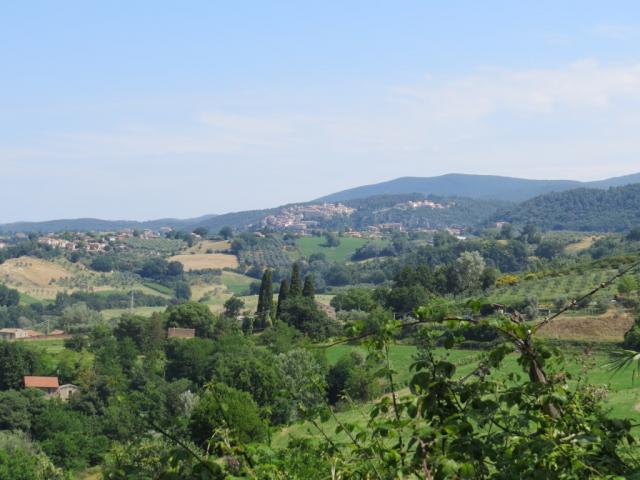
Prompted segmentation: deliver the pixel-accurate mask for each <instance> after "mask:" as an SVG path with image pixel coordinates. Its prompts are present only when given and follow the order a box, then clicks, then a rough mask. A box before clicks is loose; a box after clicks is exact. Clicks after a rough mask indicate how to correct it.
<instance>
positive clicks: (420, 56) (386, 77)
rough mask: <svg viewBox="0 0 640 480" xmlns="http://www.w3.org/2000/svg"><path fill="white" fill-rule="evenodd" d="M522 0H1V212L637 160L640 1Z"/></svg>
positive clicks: (305, 194) (70, 210)
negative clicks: (178, 0) (449, 173)
mask: <svg viewBox="0 0 640 480" xmlns="http://www.w3.org/2000/svg"><path fill="white" fill-rule="evenodd" d="M304 3H306V4H307V5H306V6H303V4H304ZM527 3H529V6H528V7H525V6H523V5H524V4H525V2H513V1H504V2H490V1H484V2H477V1H468V2H449V1H447V2H444V1H443V2H438V3H437V4H436V2H427V1H416V2H403V1H389V2H376V1H372V0H368V1H362V2H349V1H343V0H341V1H339V2H338V1H336V2H327V1H325V2H300V1H297V2H285V1H274V2H268V1H260V2H243V1H232V2H224V3H223V2H215V1H210V0H209V1H188V0H185V1H181V2H176V1H159V0H154V1H131V0H128V1H114V0H109V1H102V2H98V1H90V0H83V1H77V2H76V1H69V0H63V1H46V2H45V1H35V0H30V1H25V2H22V1H13V2H2V5H1V6H0V61H1V62H2V67H1V68H0V167H1V169H0V170H1V175H2V176H1V177H0V178H1V180H2V181H1V185H0V205H1V207H0V222H6V221H13V220H41V219H48V218H59V217H79V216H95V217H103V218H112V219H113V218H131V219H148V218H156V217H164V216H176V217H188V216H195V215H200V214H205V213H223V212H226V211H229V210H243V209H249V208H262V207H268V206H275V205H279V204H283V203H288V202H294V201H303V200H310V199H312V198H315V197H318V196H320V195H323V194H327V193H331V192H333V191H336V190H340V189H344V188H348V187H351V186H356V185H361V184H366V183H374V182H378V181H383V180H388V179H391V178H395V177H399V176H407V175H412V176H431V175H438V174H443V173H447V172H464V173H490V174H502V175H513V176H524V177H532V178H575V179H596V178H603V177H610V176H616V175H621V174H627V173H632V172H636V171H640V155H639V151H640V4H638V2H637V1H629V2H615V1H609V2H602V1H598V2H589V1H579V2H578V1H576V2H569V1H557V0H554V1H549V2H545V1H535V2H533V1H532V2H527Z"/></svg>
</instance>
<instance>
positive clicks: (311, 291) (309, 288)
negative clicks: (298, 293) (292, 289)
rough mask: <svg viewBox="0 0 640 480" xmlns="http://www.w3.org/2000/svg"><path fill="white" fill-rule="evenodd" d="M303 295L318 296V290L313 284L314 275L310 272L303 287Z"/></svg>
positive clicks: (312, 297)
mask: <svg viewBox="0 0 640 480" xmlns="http://www.w3.org/2000/svg"><path fill="white" fill-rule="evenodd" d="M302 296H303V297H309V298H311V299H315V298H316V290H315V288H314V286H313V275H311V274H309V275H307V276H306V277H305V279H304V287H302Z"/></svg>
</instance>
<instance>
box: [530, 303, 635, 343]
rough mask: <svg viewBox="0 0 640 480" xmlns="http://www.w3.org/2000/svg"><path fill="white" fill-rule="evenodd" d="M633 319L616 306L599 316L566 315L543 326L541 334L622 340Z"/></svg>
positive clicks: (582, 339) (581, 338) (564, 337)
mask: <svg viewBox="0 0 640 480" xmlns="http://www.w3.org/2000/svg"><path fill="white" fill-rule="evenodd" d="M633 321H634V320H633V316H632V315H631V314H630V313H628V312H626V311H623V310H618V309H616V308H611V309H610V310H609V311H608V312H607V313H605V314H604V315H597V316H573V315H571V316H569V315H565V316H561V317H558V318H557V319H556V320H554V321H553V322H551V323H550V324H547V325H545V326H544V327H542V328H541V329H540V331H539V336H540V337H541V338H550V339H563V340H579V341H588V342H621V341H622V340H623V338H624V334H625V332H626V331H627V330H629V329H630V328H631V326H632V325H633Z"/></svg>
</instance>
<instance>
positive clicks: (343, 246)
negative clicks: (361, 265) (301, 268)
mask: <svg viewBox="0 0 640 480" xmlns="http://www.w3.org/2000/svg"><path fill="white" fill-rule="evenodd" d="M325 242H326V240H325V238H324V237H302V238H299V239H298V241H297V243H296V244H297V247H298V250H300V253H301V254H302V256H303V257H307V258H308V257H309V256H310V255H313V254H314V253H322V254H324V255H325V257H326V258H327V261H329V262H345V261H348V260H350V259H351V255H353V254H354V252H355V251H356V250H357V249H358V248H360V247H362V246H363V245H365V244H366V243H367V242H369V240H367V239H366V238H353V237H340V245H338V246H337V247H325V246H324V243H325Z"/></svg>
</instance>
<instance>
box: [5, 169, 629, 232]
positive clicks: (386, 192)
mask: <svg viewBox="0 0 640 480" xmlns="http://www.w3.org/2000/svg"><path fill="white" fill-rule="evenodd" d="M633 183H640V173H637V174H632V175H626V176H622V177H614V178H609V179H605V180H598V181H593V182H579V181H575V180H533V179H523V178H514V177H503V176H494V175H468V174H447V175H442V176H438V177H402V178H397V179H395V180H390V181H388V182H382V183H378V184H373V185H364V186H360V187H355V188H352V189H348V190H343V191H341V192H336V193H333V194H330V195H327V196H324V197H321V198H318V199H316V200H314V201H312V202H300V203H297V204H290V205H284V206H281V207H276V208H268V209H263V210H262V209H261V210H248V211H240V212H231V213H225V214H221V215H204V216H201V217H196V218H187V219H175V218H164V219H157V220H148V221H133V220H101V219H96V218H79V219H59V220H50V221H43V222H16V223H9V224H4V225H0V232H4V233H7V232H31V231H34V232H60V231H97V230H102V231H107V230H119V229H124V228H135V229H151V230H158V229H160V228H161V227H170V228H174V229H184V230H188V229H193V228H197V227H206V228H208V229H210V230H211V231H217V230H219V229H220V228H222V227H224V226H227V225H229V226H232V227H235V228H238V229H244V228H246V227H248V226H250V225H256V224H259V223H260V222H261V221H262V220H263V219H264V218H265V217H266V216H268V215H275V214H278V213H280V212H282V211H283V210H284V209H286V208H287V207H289V206H291V205H304V204H311V203H324V202H327V203H337V202H342V203H347V204H353V205H354V206H356V208H357V209H358V210H359V214H360V215H358V216H356V219H357V220H358V221H359V219H363V218H377V219H380V220H382V218H381V215H379V213H376V215H373V216H372V215H370V214H371V213H372V212H376V210H375V207H374V205H375V204H376V202H377V200H375V199H380V198H384V197H390V198H389V199H388V200H389V201H390V202H391V203H390V205H392V204H393V201H394V197H397V198H396V200H397V201H398V202H400V201H404V200H406V199H403V198H400V197H403V196H404V197H407V196H412V195H413V196H417V197H420V198H426V197H433V196H437V197H441V198H449V199H451V198H454V197H456V198H459V199H460V200H461V202H459V205H458V207H456V209H454V210H448V211H446V213H443V212H442V211H440V212H435V211H429V210H424V209H423V210H420V211H416V212H414V214H413V216H416V217H418V216H422V217H425V216H426V217H425V218H420V219H418V220H417V221H410V222H409V223H410V224H412V225H431V224H432V222H435V223H436V224H438V223H439V222H443V221H444V219H448V220H450V221H454V222H455V223H456V224H460V225H467V224H469V221H470V220H471V216H474V218H473V220H474V221H475V223H481V222H483V221H485V220H487V219H488V218H491V216H492V215H494V214H495V213H496V212H497V211H502V212H510V213H509V216H508V217H509V218H511V217H513V220H514V221H519V220H521V219H522V218H523V216H524V215H526V213H524V212H528V211H530V212H531V214H532V215H534V214H536V215H537V214H538V213H536V212H539V211H543V210H545V209H544V208H542V209H540V208H537V207H536V208H532V207H530V206H527V205H538V204H545V202H546V200H545V198H546V197H547V196H548V195H549V194H558V193H561V192H566V191H569V190H570V191H573V190H576V189H586V188H589V189H595V190H590V191H595V192H598V191H600V192H602V191H604V190H605V189H608V188H611V187H620V186H625V185H629V184H633ZM374 197H375V199H374ZM540 198H541V199H542V200H539V199H540ZM550 198H552V200H551V202H552V203H553V202H555V201H556V200H555V199H556V198H557V197H553V196H552V197H550ZM589 198H595V197H593V195H591V196H590V197H589ZM363 199H372V200H371V201H370V202H369V203H370V204H371V205H370V206H371V208H370V210H371V212H368V210H367V208H368V207H366V206H365V207H364V208H363V205H366V203H367V202H362V201H361V200H363ZM532 199H535V201H533V200H532ZM462 200H464V202H462ZM473 200H475V201H476V203H478V205H475V206H473ZM528 200H529V201H530V202H529V203H528V204H523V205H524V206H523V207H522V208H520V207H516V206H514V207H513V208H510V207H509V208H504V205H505V204H508V203H516V202H526V201H528ZM531 202H533V203H531ZM536 202H537V203H536ZM462 204H464V207H462ZM501 204H502V207H503V208H501V209H500V210H498V208H499V207H500V206H501ZM386 206H387V207H388V206H389V205H386ZM472 207H473V208H472ZM599 211H600V215H601V218H606V212H604V213H603V210H602V208H601V209H600V210H599ZM511 212H514V213H511ZM517 212H520V213H517ZM396 213H397V212H396ZM547 213H549V212H547ZM571 214H572V212H571V210H568V211H567V212H565V215H571ZM407 215H408V214H406V213H402V214H401V215H400V216H401V217H402V218H403V221H407ZM475 216H477V217H478V218H475ZM397 218H398V215H397V214H394V215H390V214H385V215H384V219H383V220H384V221H387V222H389V221H396V220H397ZM461 219H463V220H466V221H461ZM414 220H415V219H414ZM548 220H549V221H551V217H549V219H548ZM547 223H548V222H547ZM561 223H563V224H564V223H567V222H566V221H564V220H563V221H562V222H561ZM569 223H570V222H569ZM622 223H624V222H622ZM547 226H549V228H553V225H552V224H550V225H547ZM574 227H575V225H574ZM607 228H620V225H616V226H612V225H609V226H608V227H607Z"/></svg>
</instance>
